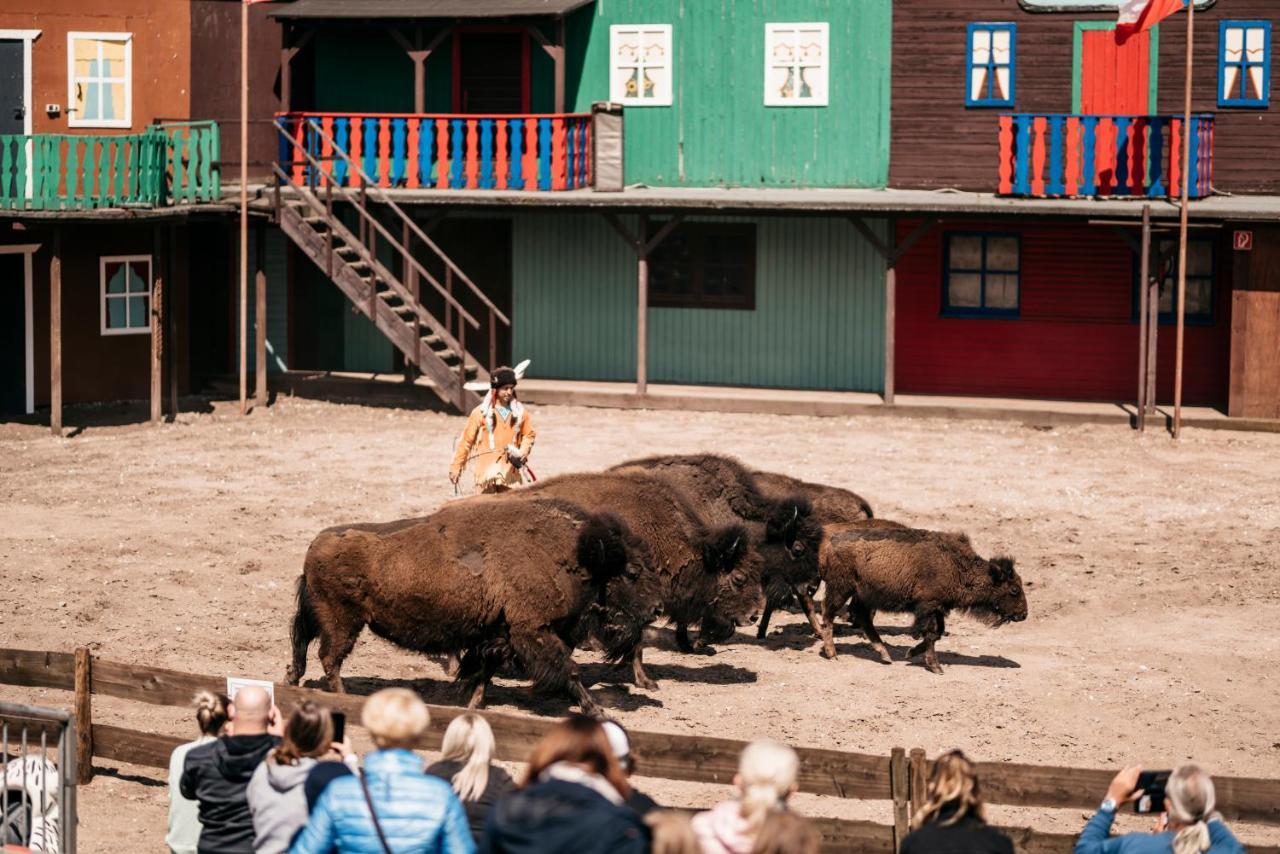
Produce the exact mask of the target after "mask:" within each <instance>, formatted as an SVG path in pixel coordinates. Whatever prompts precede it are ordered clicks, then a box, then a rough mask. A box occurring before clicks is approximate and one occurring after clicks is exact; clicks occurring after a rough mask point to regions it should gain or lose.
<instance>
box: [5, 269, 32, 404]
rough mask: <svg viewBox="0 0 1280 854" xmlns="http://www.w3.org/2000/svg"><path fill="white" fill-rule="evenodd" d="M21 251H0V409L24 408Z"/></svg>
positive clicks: (25, 402)
mask: <svg viewBox="0 0 1280 854" xmlns="http://www.w3.org/2000/svg"><path fill="white" fill-rule="evenodd" d="M23 259H24V256H23V254H22V253H21V252H6V253H0V413H3V414H6V415H16V414H18V413H21V412H26V411H27V362H26V353H27V332H26V317H27V309H26V293H25V291H26V269H25V266H24V262H23Z"/></svg>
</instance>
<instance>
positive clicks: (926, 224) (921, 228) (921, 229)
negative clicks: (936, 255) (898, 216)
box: [889, 219, 938, 266]
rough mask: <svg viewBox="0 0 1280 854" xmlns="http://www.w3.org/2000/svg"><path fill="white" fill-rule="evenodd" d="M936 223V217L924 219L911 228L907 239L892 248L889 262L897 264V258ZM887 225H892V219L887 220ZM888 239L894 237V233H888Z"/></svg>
mask: <svg viewBox="0 0 1280 854" xmlns="http://www.w3.org/2000/svg"><path fill="white" fill-rule="evenodd" d="M937 224H938V220H936V219H926V220H924V221H923V222H921V223H920V224H919V225H917V226H916V227H915V229H914V230H912V232H911V233H910V234H908V235H907V239H906V240H904V241H902V242H901V243H899V244H898V246H897V248H896V249H894V250H893V258H891V259H890V262H891V263H892V264H893V265H894V266H897V263H898V259H899V258H901V257H902V256H903V255H905V254H906V253H907V252H908V251H909V250H910V249H911V247H912V246H915V245H916V241H917V240H919V239H920V238H922V237H924V236H925V235H926V234H928V233H929V229H931V228H933V227H934V226H935V225H937ZM889 225H890V227H891V228H892V226H893V220H892V219H890V220H889ZM889 239H890V240H893V239H895V237H894V235H892V234H890V235H889Z"/></svg>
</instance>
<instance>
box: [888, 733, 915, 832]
mask: <svg viewBox="0 0 1280 854" xmlns="http://www.w3.org/2000/svg"><path fill="white" fill-rule="evenodd" d="M909 779H910V778H909V777H908V772H907V751H905V750H903V749H902V748H901V747H895V748H893V752H892V753H890V754H889V786H890V788H891V789H892V794H893V850H894V851H897V850H898V849H900V848H901V847H902V840H903V838H904V837H905V836H906V835H907V831H908V829H909V828H910V825H911V821H910V817H909V815H908V813H907V810H908V809H910V804H909V803H908V791H907V789H908V787H909V785H910V784H909V782H908V781H909Z"/></svg>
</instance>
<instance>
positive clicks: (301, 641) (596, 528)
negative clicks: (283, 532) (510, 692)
mask: <svg viewBox="0 0 1280 854" xmlns="http://www.w3.org/2000/svg"><path fill="white" fill-rule="evenodd" d="M414 521H415V520H401V521H400V522H391V523H385V524H381V525H351V526H339V527H338V528H334V529H329V530H327V531H324V532H322V533H320V534H319V535H318V536H317V537H316V538H315V539H314V540H313V541H312V543H311V546H310V548H309V549H308V550H307V557H306V561H305V563H304V565H303V574H302V576H301V577H300V578H299V579H298V592H297V612H296V615H295V616H294V619H293V627H292V631H291V636H292V641H293V663H292V665H291V666H290V667H289V670H288V674H287V679H288V681H289V683H290V684H293V685H296V684H298V682H299V681H300V680H301V679H302V676H303V674H304V673H305V671H306V662H307V647H308V646H309V645H310V643H311V641H312V640H314V639H315V638H317V637H318V638H319V639H320V663H321V665H322V666H323V667H324V672H325V676H326V678H327V679H328V681H329V688H330V690H332V691H338V692H341V691H342V690H343V686H342V677H341V668H342V662H343V660H344V659H345V658H346V657H347V655H348V654H350V652H351V649H352V647H353V646H354V645H355V642H356V638H357V637H358V636H359V635H360V632H361V630H362V629H363V628H364V627H365V626H368V627H369V629H370V630H371V631H373V633H374V634H376V635H378V636H379V637H383V638H386V639H387V640H389V641H392V642H393V643H396V644H398V645H400V646H403V647H405V648H407V649H411V650H415V651H417V652H423V653H428V654H431V653H437V654H438V653H453V652H456V651H459V650H461V651H463V652H464V656H463V661H462V670H463V673H462V675H463V677H464V678H465V679H466V683H465V684H466V688H467V689H468V690H469V692H470V705H471V706H473V707H474V706H478V705H479V704H480V703H481V702H482V701H483V699H484V690H485V687H486V685H487V684H488V682H489V680H490V679H491V678H492V676H493V674H494V673H496V672H497V671H498V669H499V668H501V667H503V666H504V665H508V664H513V665H516V666H518V667H519V668H520V669H521V670H522V671H523V672H524V673H526V674H528V675H529V676H530V677H531V678H532V679H533V681H534V683H535V687H536V688H537V689H539V690H541V691H553V690H559V691H564V692H567V693H568V695H569V696H570V697H571V698H572V699H573V700H574V701H575V702H577V703H578V704H579V705H581V707H582V708H583V710H584V711H587V712H590V713H594V712H596V711H598V706H596V704H595V702H594V701H593V700H592V699H591V695H590V694H589V693H587V690H586V688H585V687H583V685H582V680H581V677H580V675H579V672H578V667H577V665H576V664H574V662H573V659H572V656H571V653H572V649H573V647H574V646H575V645H576V644H577V643H578V642H579V641H580V639H581V637H582V636H583V634H584V633H585V632H586V631H587V630H588V627H589V625H590V623H591V621H592V620H593V619H602V620H604V619H608V621H609V623H610V626H611V631H612V632H613V635H614V636H615V637H616V636H618V635H620V634H623V633H625V632H627V631H630V632H632V633H634V635H635V638H636V642H638V639H639V636H640V632H641V631H642V629H643V625H644V623H645V622H647V621H648V620H649V619H652V613H648V614H643V613H641V611H642V608H643V606H642V605H640V604H638V603H637V600H638V599H639V598H645V597H644V596H643V595H642V594H640V593H639V591H640V588H641V587H642V586H643V585H642V583H639V580H640V579H643V578H645V577H647V576H648V575H650V574H651V571H650V569H649V567H648V565H647V564H648V552H647V550H646V548H645V546H644V545H643V543H641V542H640V541H639V540H638V539H637V538H636V537H635V536H634V535H632V533H631V532H630V531H629V530H628V529H627V527H626V525H625V523H623V522H621V521H620V520H619V519H617V518H616V517H613V516H610V515H608V514H589V513H587V512H586V511H584V510H582V509H581V508H580V507H578V506H577V505H575V504H572V503H571V502H568V501H564V500H559V499H555V498H550V497H548V498H542V499H526V500H516V499H491V500H486V501H476V500H471V501H463V502H457V503H454V504H451V505H448V506H446V507H445V508H443V509H442V510H439V511H438V512H436V513H434V514H432V515H431V516H428V517H426V518H425V519H423V520H421V521H419V522H417V524H413V522H414ZM361 528H364V529H366V530H361ZM650 598H651V597H650ZM606 614H607V616H606ZM617 614H641V619H637V620H634V621H632V622H631V623H629V624H628V623H626V622H625V621H623V620H622V619H620V618H619V617H618V616H617Z"/></svg>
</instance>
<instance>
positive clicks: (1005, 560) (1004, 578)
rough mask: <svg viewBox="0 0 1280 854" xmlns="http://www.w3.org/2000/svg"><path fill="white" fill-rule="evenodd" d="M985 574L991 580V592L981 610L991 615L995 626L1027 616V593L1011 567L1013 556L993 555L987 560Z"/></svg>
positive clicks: (1020, 619) (1015, 571)
mask: <svg viewBox="0 0 1280 854" xmlns="http://www.w3.org/2000/svg"><path fill="white" fill-rule="evenodd" d="M987 575H988V577H989V578H990V580H991V592H990V596H989V598H988V600H987V601H986V602H984V603H983V604H982V608H981V610H982V611H983V612H984V613H985V614H987V615H989V616H990V617H991V622H992V623H993V624H994V625H996V626H1002V625H1004V624H1005V623H1017V622H1021V621H1022V620H1025V619H1026V618H1027V595H1026V593H1024V592H1023V590H1022V579H1021V578H1019V577H1018V572H1017V570H1015V569H1014V568H1013V558H1009V557H994V558H992V559H991V560H989V561H987Z"/></svg>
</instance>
